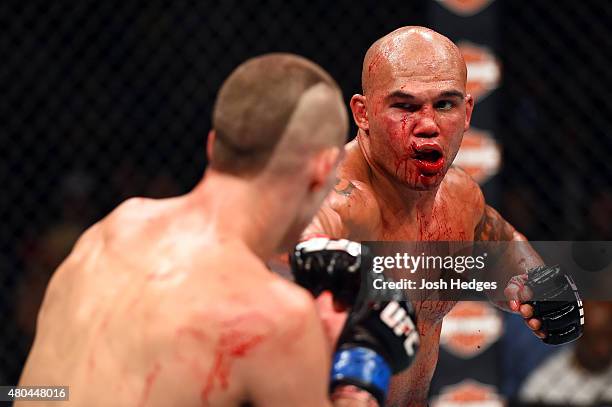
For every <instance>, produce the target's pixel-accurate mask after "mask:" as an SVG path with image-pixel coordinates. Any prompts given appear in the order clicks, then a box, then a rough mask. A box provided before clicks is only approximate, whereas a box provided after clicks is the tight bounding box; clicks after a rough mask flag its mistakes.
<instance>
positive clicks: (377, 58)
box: [368, 53, 383, 78]
mask: <svg viewBox="0 0 612 407" xmlns="http://www.w3.org/2000/svg"><path fill="white" fill-rule="evenodd" d="M382 57H383V55H382V54H381V53H379V54H376V56H375V57H374V59H373V60H372V62H370V65H368V78H369V77H371V76H372V70H373V69H374V68H376V65H378V63H379V62H380V61H381V59H382Z"/></svg>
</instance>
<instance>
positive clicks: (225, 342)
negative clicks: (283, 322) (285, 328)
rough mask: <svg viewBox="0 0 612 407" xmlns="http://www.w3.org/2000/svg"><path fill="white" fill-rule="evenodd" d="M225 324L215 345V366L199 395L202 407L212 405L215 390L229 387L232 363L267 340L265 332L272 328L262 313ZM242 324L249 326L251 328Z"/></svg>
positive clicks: (239, 317) (242, 316) (244, 316)
mask: <svg viewBox="0 0 612 407" xmlns="http://www.w3.org/2000/svg"><path fill="white" fill-rule="evenodd" d="M222 326H223V333H222V334H221V336H220V337H219V339H218V341H217V345H216V347H215V352H214V355H215V356H214V359H213V365H212V368H211V370H210V371H209V372H208V375H207V377H206V380H205V384H204V386H203V387H202V391H201V394H200V398H201V400H202V405H203V406H207V405H209V401H208V400H209V398H210V395H211V393H212V392H213V391H215V390H216V389H220V390H227V388H228V386H229V376H230V372H231V368H232V364H233V362H234V361H235V360H236V359H240V358H244V357H247V356H248V355H249V353H250V352H251V351H253V349H255V348H256V347H257V345H259V344H260V343H261V342H262V341H263V340H264V337H265V335H264V334H263V331H264V330H268V329H269V322H268V320H267V319H265V318H263V317H262V316H260V315H256V314H255V315H254V314H250V315H241V316H238V317H236V318H234V319H232V320H230V321H226V322H224V323H223V324H222ZM242 326H246V327H248V328H247V329H248V330H249V331H247V330H245V329H244V328H241V327H242ZM254 327H257V328H259V329H257V328H254ZM253 331H255V332H253Z"/></svg>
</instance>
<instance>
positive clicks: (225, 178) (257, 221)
mask: <svg viewBox="0 0 612 407" xmlns="http://www.w3.org/2000/svg"><path fill="white" fill-rule="evenodd" d="M187 199H189V200H190V201H191V202H190V203H191V204H192V205H193V206H194V207H196V208H197V210H202V211H205V216H206V217H207V218H208V219H209V221H210V222H211V224H212V227H213V230H214V231H215V234H216V235H217V236H218V237H219V239H236V240H240V241H242V242H243V243H244V244H245V245H246V246H247V247H249V248H250V249H251V251H252V252H253V253H254V254H255V255H257V256H258V257H260V258H261V259H262V260H263V261H265V260H267V259H268V258H269V257H270V256H272V255H273V254H274V253H275V252H276V248H277V247H278V245H279V244H280V241H281V239H282V234H283V231H282V230H279V228H278V227H277V226H278V222H275V220H274V215H275V214H274V208H271V207H270V202H269V201H270V200H269V199H267V194H266V193H265V191H262V190H261V189H258V188H257V187H256V186H255V185H254V184H253V183H252V182H249V181H247V180H244V179H241V178H239V177H235V176H231V175H228V174H223V173H220V172H218V171H215V170H211V169H209V170H207V171H206V174H205V176H204V178H203V179H202V180H201V181H200V183H199V184H198V185H197V186H196V187H195V188H194V189H193V191H191V192H190V193H189V196H188V198H187ZM272 204H273V203H272ZM275 223H276V227H275V225H274V224H275ZM262 236H264V238H262Z"/></svg>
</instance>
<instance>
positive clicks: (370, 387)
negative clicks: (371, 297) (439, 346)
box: [330, 301, 419, 406]
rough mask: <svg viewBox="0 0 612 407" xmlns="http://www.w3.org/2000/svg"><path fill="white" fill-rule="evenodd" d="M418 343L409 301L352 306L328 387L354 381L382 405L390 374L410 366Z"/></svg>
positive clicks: (336, 353) (355, 384)
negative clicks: (353, 307) (354, 307)
mask: <svg viewBox="0 0 612 407" xmlns="http://www.w3.org/2000/svg"><path fill="white" fill-rule="evenodd" d="M418 345H419V333H418V332H417V329H416V324H415V318H414V312H413V310H412V306H411V304H410V302H406V301H386V302H376V303H371V302H370V303H368V304H364V305H363V306H360V307H357V308H356V309H353V310H352V311H351V313H350V314H349V317H348V319H347V322H346V324H345V326H344V329H343V330H342V333H341V334H340V338H339V339H338V344H337V348H336V352H335V354H334V360H333V363H332V371H331V381H330V391H331V392H333V390H334V388H336V387H337V386H341V385H354V386H357V387H359V388H362V389H364V390H366V391H368V392H370V394H372V395H373V396H374V397H375V398H376V399H377V400H378V403H379V405H381V406H383V405H384V402H385V398H386V396H387V392H388V389H389V381H390V379H391V375H393V374H396V373H398V372H401V371H402V370H404V369H406V368H408V366H410V364H411V363H412V361H413V359H414V356H415V355H416V352H417V349H418Z"/></svg>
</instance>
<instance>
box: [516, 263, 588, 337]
mask: <svg viewBox="0 0 612 407" xmlns="http://www.w3.org/2000/svg"><path fill="white" fill-rule="evenodd" d="M525 285H526V286H527V287H529V288H530V289H531V291H532V292H533V297H532V298H533V300H532V301H526V302H525V303H526V304H529V305H531V306H532V307H533V318H536V319H539V320H541V321H542V328H540V329H541V330H542V331H544V332H545V333H546V338H544V339H543V341H544V343H548V344H551V345H561V344H565V343H568V342H571V341H574V340H576V339H578V338H580V336H581V335H582V330H583V326H584V310H583V308H582V301H581V300H580V296H579V295H578V288H577V287H576V284H574V281H573V280H572V279H571V277H570V276H568V275H567V274H564V273H562V272H561V268H560V267H559V266H539V267H535V268H533V269H531V270H529V271H528V272H527V281H526V282H525Z"/></svg>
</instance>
